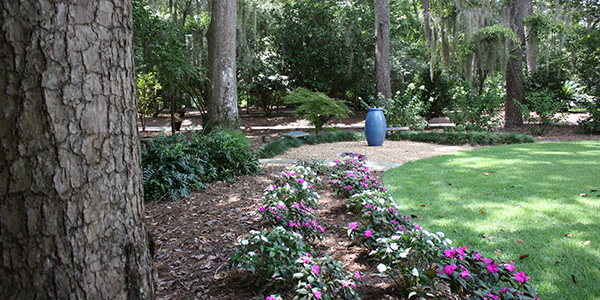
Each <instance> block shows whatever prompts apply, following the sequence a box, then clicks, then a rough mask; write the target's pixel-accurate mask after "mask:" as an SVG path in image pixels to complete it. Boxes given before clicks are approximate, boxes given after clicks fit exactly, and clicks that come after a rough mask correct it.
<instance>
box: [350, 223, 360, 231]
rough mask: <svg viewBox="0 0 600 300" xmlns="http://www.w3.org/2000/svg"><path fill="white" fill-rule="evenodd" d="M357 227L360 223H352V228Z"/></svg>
mask: <svg viewBox="0 0 600 300" xmlns="http://www.w3.org/2000/svg"><path fill="white" fill-rule="evenodd" d="M356 227H358V223H356V222H355V223H351V224H350V229H352V230H354V229H356Z"/></svg>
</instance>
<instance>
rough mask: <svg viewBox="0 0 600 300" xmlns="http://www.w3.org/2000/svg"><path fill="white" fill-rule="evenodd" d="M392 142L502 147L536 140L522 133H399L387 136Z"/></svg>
mask: <svg viewBox="0 0 600 300" xmlns="http://www.w3.org/2000/svg"><path fill="white" fill-rule="evenodd" d="M387 139H388V140H391V141H399V140H410V141H415V142H426V143H436V144H442V145H465V144H471V145H474V146H475V145H483V146H491V145H501V144H523V143H533V142H535V139H534V138H533V137H531V136H529V135H526V134H522V133H506V132H477V131H473V132H414V131H409V132H397V133H392V134H389V135H387Z"/></svg>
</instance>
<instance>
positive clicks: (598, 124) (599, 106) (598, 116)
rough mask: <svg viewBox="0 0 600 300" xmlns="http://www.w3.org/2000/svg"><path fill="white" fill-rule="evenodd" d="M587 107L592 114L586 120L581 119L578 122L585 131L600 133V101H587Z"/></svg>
mask: <svg viewBox="0 0 600 300" xmlns="http://www.w3.org/2000/svg"><path fill="white" fill-rule="evenodd" d="M585 108H586V110H587V111H588V112H589V113H590V116H589V117H587V118H586V119H585V120H579V121H578V122H577V123H578V124H579V126H581V129H582V130H583V132H585V133H596V134H597V133H600V101H599V100H596V101H595V102H590V103H586V104H585Z"/></svg>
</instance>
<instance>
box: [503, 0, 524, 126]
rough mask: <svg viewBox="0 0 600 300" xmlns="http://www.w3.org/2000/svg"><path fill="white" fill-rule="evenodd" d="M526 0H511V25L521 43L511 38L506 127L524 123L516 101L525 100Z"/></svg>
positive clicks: (509, 45)
mask: <svg viewBox="0 0 600 300" xmlns="http://www.w3.org/2000/svg"><path fill="white" fill-rule="evenodd" d="M524 1H525V0H511V1H510V4H509V14H510V19H511V27H512V29H513V31H514V32H515V34H516V35H517V37H518V38H519V40H520V43H515V42H513V41H510V40H509V43H508V47H509V49H510V58H509V60H508V62H507V66H506V76H505V77H506V107H505V120H506V123H505V127H510V126H521V125H523V115H522V113H521V110H520V109H519V107H518V106H517V104H516V102H520V103H522V102H523V44H524V34H523V23H522V21H523V7H524V3H523V2H524Z"/></svg>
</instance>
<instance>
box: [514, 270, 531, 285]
mask: <svg viewBox="0 0 600 300" xmlns="http://www.w3.org/2000/svg"><path fill="white" fill-rule="evenodd" d="M515 279H516V280H517V281H518V282H520V283H525V282H527V281H529V279H531V278H529V277H527V276H526V275H525V272H519V273H517V274H515Z"/></svg>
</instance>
